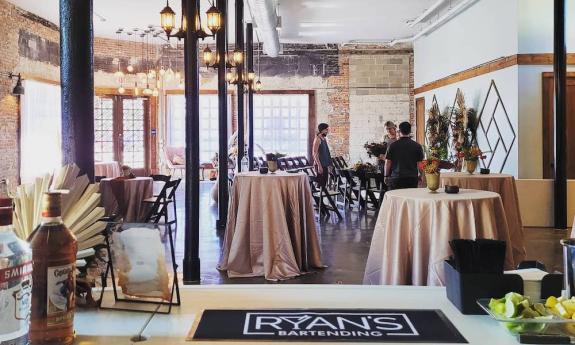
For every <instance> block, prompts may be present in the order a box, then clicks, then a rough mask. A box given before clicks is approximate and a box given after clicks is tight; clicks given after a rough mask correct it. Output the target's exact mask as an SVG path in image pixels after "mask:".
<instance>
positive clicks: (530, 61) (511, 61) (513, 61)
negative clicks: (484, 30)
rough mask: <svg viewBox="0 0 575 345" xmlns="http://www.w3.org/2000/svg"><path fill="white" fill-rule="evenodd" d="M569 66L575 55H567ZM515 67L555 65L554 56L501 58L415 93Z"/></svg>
mask: <svg viewBox="0 0 575 345" xmlns="http://www.w3.org/2000/svg"><path fill="white" fill-rule="evenodd" d="M567 64H569V65H575V53H571V54H567ZM515 65H553V54H516V55H510V56H505V57H501V58H499V59H495V60H493V61H489V62H486V63H483V64H481V65H477V66H474V67H471V68H469V69H466V70H464V71H461V72H457V73H454V74H452V75H449V76H447V77H445V78H441V79H438V80H435V81H432V82H430V83H427V84H424V85H422V86H420V87H418V88H415V90H414V92H415V94H416V95H417V94H420V93H423V92H427V91H431V90H434V89H438V88H440V87H444V86H447V85H451V84H455V83H458V82H460V81H463V80H467V79H471V78H475V77H479V76H481V75H484V74H487V73H491V72H495V71H498V70H501V69H505V68H508V67H511V66H515Z"/></svg>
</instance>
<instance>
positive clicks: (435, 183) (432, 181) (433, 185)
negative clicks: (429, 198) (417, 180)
mask: <svg viewBox="0 0 575 345" xmlns="http://www.w3.org/2000/svg"><path fill="white" fill-rule="evenodd" d="M439 180H440V178H439V173H434V174H427V173H426V174H425V181H426V182H427V189H429V190H430V191H431V193H435V192H436V191H437V190H438V189H439Z"/></svg>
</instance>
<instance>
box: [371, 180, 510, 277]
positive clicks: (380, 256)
mask: <svg viewBox="0 0 575 345" xmlns="http://www.w3.org/2000/svg"><path fill="white" fill-rule="evenodd" d="M457 238H462V239H476V238H487V239H497V240H502V241H506V242H507V243H509V230H508V227H507V220H506V217H505V210H504V209H503V204H502V202H501V198H500V197H499V195H498V194H496V193H493V192H488V191H478V190H470V189H462V190H461V191H460V192H459V194H446V193H444V192H438V193H430V192H429V191H428V190H427V189H426V188H414V189H401V190H394V191H390V192H387V193H385V197H384V200H383V206H382V207H381V209H380V211H379V216H378V218H377V223H376V225H375V229H374V233H373V238H372V240H371V248H370V250H369V256H368V259H367V265H366V268H365V274H364V278H363V283H364V284H381V285H443V281H444V279H443V277H444V273H443V261H444V260H445V259H446V258H448V257H449V255H451V249H450V248H449V241H450V240H452V239H457ZM505 268H506V269H512V268H513V252H512V250H511V247H510V246H507V254H506V258H505Z"/></svg>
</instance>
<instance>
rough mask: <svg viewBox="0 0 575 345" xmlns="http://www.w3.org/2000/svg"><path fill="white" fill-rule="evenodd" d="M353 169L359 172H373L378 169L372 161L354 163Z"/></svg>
mask: <svg viewBox="0 0 575 345" xmlns="http://www.w3.org/2000/svg"><path fill="white" fill-rule="evenodd" d="M352 169H353V170H354V171H355V172H356V173H358V174H365V173H373V172H376V171H377V168H376V166H375V165H373V164H370V163H363V162H357V163H355V164H354V165H353V167H352Z"/></svg>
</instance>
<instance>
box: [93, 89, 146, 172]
mask: <svg viewBox="0 0 575 345" xmlns="http://www.w3.org/2000/svg"><path fill="white" fill-rule="evenodd" d="M149 103H150V100H149V98H147V97H134V96H124V95H99V96H96V97H95V98H94V160H95V161H100V162H109V161H117V162H119V163H120V164H122V165H128V166H130V167H131V168H132V169H134V170H136V171H141V172H142V173H143V174H147V172H148V171H149V168H150V166H149V162H150V150H149V147H150V142H149V138H148V135H147V133H149V132H150V131H149V128H148V127H149V117H150V104H149Z"/></svg>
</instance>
